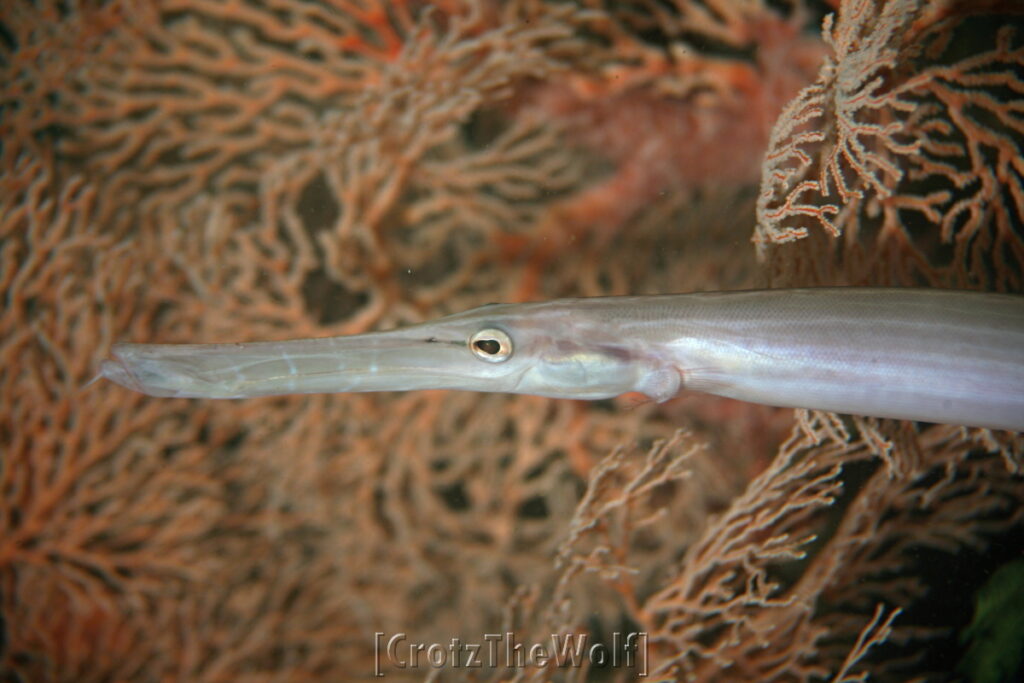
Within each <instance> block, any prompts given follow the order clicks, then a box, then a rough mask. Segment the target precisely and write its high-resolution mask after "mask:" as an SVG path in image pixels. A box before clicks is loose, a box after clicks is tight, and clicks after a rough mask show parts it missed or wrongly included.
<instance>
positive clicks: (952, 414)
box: [100, 287, 1024, 431]
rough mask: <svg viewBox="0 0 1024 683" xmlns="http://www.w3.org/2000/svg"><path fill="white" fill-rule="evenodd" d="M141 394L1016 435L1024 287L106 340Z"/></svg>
mask: <svg viewBox="0 0 1024 683" xmlns="http://www.w3.org/2000/svg"><path fill="white" fill-rule="evenodd" d="M100 375H101V376H103V377H106V378H108V379H110V380H112V381H114V382H116V383H117V384H120V385H122V386H124V387H127V388H129V389H134V390H135V391H140V392H143V393H146V394H150V395H152V396H173V397H193V398H197V397H201V398H245V397H250V396H268V395H273V394H298V393H322V392H349V391H408V390H415V389H462V390H470V391H490V392H508V393H519V394H534V395H539V396H550V397H557V398H571V399H604V398H611V397H613V396H617V395H620V394H624V393H630V392H641V393H643V394H645V395H646V396H648V397H649V398H650V399H653V400H655V401H665V400H667V399H669V398H672V397H673V396H675V395H676V394H677V393H678V392H679V391H681V390H683V389H688V390H693V391H699V392H706V393H710V394H716V395H719V396H728V397H731V398H736V399H740V400H743V401H751V402H755V403H764V404H768V405H773V406H785V407H793V408H810V409H817V410H827V411H833V412H839V413H850V414H855V415H865V416H871V417H890V418H901V419H909V420H921V421H926V422H939V423H948V424H958V425H968V426H977V427H991V428H997V429H1009V430H1018V431H1019V430H1024V296H1017V295H1009V294H989V293H981V292H966V291H953V290H937V289H909V288H908V289H876V288H856V287H849V288H847V287H841V288H818V289H771V290H758V291H739V292H712V293H696V294H668V295H659V296H626V297H598V298H584V299H561V300H556V301H548V302H541V303H524V304H489V305H486V306H481V307H479V308H475V309H472V310H469V311H466V312H464V313H458V314H455V315H450V316H447V317H444V318H440V319H438V320H435V321H432V322H426V323H421V324H417V325H411V326H408V327H404V328H399V329H395V330H390V331H385V332H373V333H367V334H358V335H350V336H343V337H324V338H319V339H296V340H291V341H281V342H251V343H238V344H115V345H114V347H113V348H112V351H111V359H110V360H106V361H104V362H103V363H102V366H101V369H100Z"/></svg>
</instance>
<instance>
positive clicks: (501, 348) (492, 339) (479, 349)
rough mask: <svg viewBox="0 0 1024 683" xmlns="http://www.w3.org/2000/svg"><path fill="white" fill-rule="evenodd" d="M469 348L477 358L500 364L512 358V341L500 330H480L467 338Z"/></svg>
mask: <svg viewBox="0 0 1024 683" xmlns="http://www.w3.org/2000/svg"><path fill="white" fill-rule="evenodd" d="M469 348H470V349H471V350H472V351H473V353H474V355H476V357H477V358H480V359H482V360H485V361H487V362H489V363H500V362H502V361H504V360H508V359H509V358H511V356H512V340H511V339H509V336H508V335H507V334H505V333H504V332H502V331H501V330H495V329H486V330H480V331H479V332H477V333H476V334H474V335H473V336H472V337H470V338H469Z"/></svg>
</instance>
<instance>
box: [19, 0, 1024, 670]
mask: <svg viewBox="0 0 1024 683" xmlns="http://www.w3.org/2000/svg"><path fill="white" fill-rule="evenodd" d="M832 9H833V8H832V7H830V6H828V5H827V4H826V5H821V4H818V3H813V2H807V3H803V2H793V3H791V4H786V3H769V2H761V1H758V0H743V1H739V0H704V1H698V0H674V1H673V2H647V1H646V0H637V1H636V2H622V3H619V2H615V3H612V2H597V1H596V0H580V1H579V2H565V3H562V2H535V1H533V0H522V1H518V0H517V1H516V2H510V3H492V2H488V1H486V0H452V1H446V2H440V3H421V2H410V1H408V0H392V1H388V2H385V1H380V2H370V1H366V2H352V1H350V0H330V1H319V0H318V1H316V2H311V1H307V0H251V1H249V0H247V1H245V2H242V1H240V0H173V1H172V2H147V1H144V0H112V1H110V2H106V3H89V2H81V3H67V2H50V1H49V0H36V1H35V2H20V3H15V4H13V5H10V7H5V8H4V9H2V10H0V82H2V83H3V84H4V85H3V86H2V88H0V282H2V283H3V292H4V296H5V306H4V309H3V311H2V313H0V350H2V353H3V363H2V365H0V444H2V446H0V449H2V450H0V485H2V494H0V628H2V636H0V669H2V670H3V672H4V674H5V675H6V676H8V677H10V678H11V679H12V680H54V681H59V680H75V681H89V680H111V679H116V680H125V679H139V680H153V679H184V680H195V681H214V680H271V679H273V680H280V679H289V680H291V679H313V680H337V679H339V678H343V677H351V676H353V675H354V674H353V672H355V675H364V676H370V675H371V674H372V672H373V670H374V665H375V663H376V664H378V665H379V664H381V661H380V659H379V658H376V661H375V653H374V648H373V645H374V634H375V633H377V632H380V633H385V634H395V633H406V634H408V636H409V639H410V640H413V641H415V642H420V643H447V642H449V641H450V640H451V639H452V638H459V639H462V640H463V641H465V642H473V641H479V640H480V639H481V638H482V637H483V635H484V634H487V633H495V632H500V633H506V632H508V633H513V634H515V637H516V638H517V639H518V640H519V641H520V642H524V643H531V642H540V641H542V640H544V639H545V638H548V637H549V636H550V634H552V633H558V634H564V633H577V634H586V635H588V636H589V637H590V638H592V639H593V640H596V641H597V642H600V643H607V644H609V645H610V644H612V643H613V642H614V636H613V633H614V632H615V631H630V630H632V631H644V632H646V633H647V634H648V637H649V641H648V648H647V654H648V655H649V659H647V660H646V664H647V665H648V667H649V669H650V670H651V671H652V672H654V671H657V672H659V673H661V674H663V675H664V676H665V677H677V678H686V679H689V680H728V679H737V680H749V679H753V678H757V679H762V680H772V679H778V680H782V679H786V680H793V679H797V680H817V679H824V678H835V679H836V680H858V679H857V676H859V675H861V674H863V673H865V672H868V671H874V672H881V673H885V672H887V671H888V672H898V673H899V675H905V674H906V673H907V672H910V671H915V670H917V671H920V670H921V668H920V667H921V666H923V665H917V666H918V669H914V668H913V666H914V665H915V664H914V663H913V662H908V657H909V656H911V655H915V654H918V655H919V654H921V653H926V652H927V650H926V647H927V643H928V642H941V641H936V640H935V637H936V636H941V635H942V634H936V633H933V632H932V630H929V628H927V627H928V626H929V623H930V622H929V621H928V620H927V619H925V618H923V617H922V616H921V615H920V614H919V613H917V612H916V611H915V610H916V609H918V606H919V605H920V604H921V603H922V601H924V600H925V599H926V598H927V596H928V593H927V590H928V586H929V581H930V579H931V578H932V577H929V576H928V575H927V572H924V571H922V569H921V566H920V563H919V562H916V561H915V557H914V554H915V553H916V554H920V553H931V554H930V555H928V556H929V557H935V558H948V557H949V556H950V555H951V554H952V553H955V552H958V551H960V550H962V549H965V548H967V549H971V550H972V551H973V552H978V553H981V552H984V551H985V548H987V547H988V544H989V541H990V540H991V539H992V538H993V537H998V536H999V535H1000V534H1005V533H1008V532H1009V530H1011V529H1014V528H1018V527H1019V523H1020V520H1019V515H1020V509H1021V506H1020V505H1019V501H1020V500H1021V499H1022V495H1024V491H1022V490H1021V487H1022V482H1021V478H1020V476H1019V474H1018V472H1017V468H1018V467H1019V464H1020V458H1021V450H1022V444H1021V441H1020V438H1019V437H1017V436H1015V435H1005V434H998V433H992V432H988V431H986V430H964V429H957V428H950V427H929V428H925V427H923V426H916V425H911V424H904V423H898V422H892V421H873V420H865V419H861V418H839V417H837V416H833V415H827V414H800V415H799V416H798V419H796V420H794V417H793V411H785V410H775V409H770V408H763V407H756V406H747V405H742V404H738V403H736V402H731V401H726V400H712V399H706V398H701V399H695V398H693V397H681V398H679V399H677V400H675V401H672V402H670V403H667V404H665V405H662V406H654V405H640V406H633V405H630V404H629V402H628V401H627V400H625V399H622V400H617V401H608V402H600V403H597V404H592V405H591V404H587V405H584V404H581V403H577V402H569V401H555V400H549V399H540V398H534V397H506V396H492V395H486V396H475V395H467V394H448V393H443V392H421V393H413V394H407V395H379V396H374V395H359V396H345V395H338V396H304V397H281V398H267V399H258V400H249V401H241V402H202V401H185V400H158V399H150V398H144V397H140V396H137V395H135V394H132V393H130V392H126V391H124V390H122V389H120V388H118V387H115V386H112V385H110V384H108V383H104V382H95V383H90V380H91V379H92V378H93V377H94V375H95V371H96V368H97V365H98V362H99V360H100V359H101V358H102V357H104V356H105V355H106V353H107V351H108V349H109V346H110V344H111V343H113V342H114V341H120V340H131V341H153V342H167V341H225V340H238V341H244V340H255V339H281V338H287V337H301V336H318V335H330V334H343V333H353V332H361V331H365V330H368V329H371V328H382V327H388V326H392V325H396V324H400V323H403V322H410V321H418V320H422V319H425V318H428V317H434V316H436V315H439V314H442V313H448V312H452V311H455V310H459V309H463V308H468V307H470V306H473V305H476V304H480V303H484V302H487V301H496V300H510V301H516V300H523V299H526V298H539V297H545V298H546V297H556V296H566V295H599V294H626V293H636V294H642V293H654V292H669V291H688V290H696V289H716V288H741V287H750V286H754V285H755V284H758V282H759V281H760V282H763V281H765V280H767V281H770V282H772V283H787V284H805V285H813V284H821V283H831V282H843V281H845V282H851V283H862V282H864V283H866V282H871V283H876V284H887V283H908V282H920V281H924V282H927V283H929V284H935V285H946V286H948V285H961V286H970V287H975V288H994V289H1000V290H1008V291H1019V290H1020V289H1021V276H1020V268H1021V253H1022V252H1021V246H1020V245H1021V214H1022V210H1024V202H1022V201H1021V199H1020V196H1021V191H1020V177H1021V169H1020V166H1019V164H1020V156H1021V155H1020V149H1021V138H1022V128H1021V125H1020V120H1021V119H1020V107H1019V102H1018V101H1017V100H1019V99H1020V98H1019V97H1018V96H1019V94H1020V91H1021V85H1020V81H1019V73H1020V66H1021V62H1022V60H1024V57H1022V54H1024V53H1022V52H1021V45H1020V37H1021V36H1022V35H1024V33H1021V32H1020V31H1015V30H1014V28H1013V26H1011V25H1010V24H1011V23H1012V21H1013V20H1015V19H1016V18H1017V17H1016V15H1014V14H1013V13H1012V8H1010V9H1006V8H1003V7H1002V6H1001V4H1000V3H998V2H994V3H987V4H985V6H984V7H977V6H972V7H967V6H964V5H961V4H959V3H955V2H934V3H926V2H921V3H911V2H896V1H893V2H868V1H867V0H855V1H851V2H844V3H840V4H839V7H838V13H837V14H836V16H835V17H834V18H829V19H826V20H825V28H826V30H825V40H824V41H822V40H820V39H819V38H818V37H817V36H818V32H817V29H818V27H819V26H820V24H821V23H822V17H823V16H824V15H826V14H828V13H829V12H830V11H831V10H832ZM1004 10H1005V11H1004ZM1000 12H1002V13H1000ZM965 26H966V27H968V28H970V29H971V32H972V34H979V35H980V34H984V35H986V36H988V37H989V38H987V39H986V40H987V43H986V42H985V40H980V41H978V42H969V44H965V43H964V42H963V41H962V40H960V38H959V37H960V36H962V35H965V34H964V33H958V31H961V32H962V31H964V30H965V28H964V27H965ZM957 46H960V47H957ZM816 75H817V81H815V78H816ZM801 88H804V89H803V90H802V91H800V89H801ZM798 92H799V94H798ZM794 96H795V97H796V99H794V100H793V103H792V104H790V105H789V106H788V107H786V102H787V101H788V100H790V99H791V98H793V97H794ZM784 108H785V112H784V113H783V116H782V118H781V119H779V122H778V123H775V124H774V129H773V123H774V122H775V121H776V119H777V118H778V117H779V114H780V112H782V111H783V109H784ZM766 151H767V156H765V154H766ZM762 159H765V166H764V168H765V172H764V173H765V174H764V176H763V180H762V185H761V194H760V195H758V194H757V192H756V188H755V184H756V177H757V169H758V167H759V164H760V163H761V161H762ZM755 203H756V207H755ZM806 207H813V208H814V210H813V211H811V210H809V209H808V210H805V208H806ZM755 208H756V215H755ZM755 218H756V220H757V221H758V226H757V233H756V239H757V241H758V243H759V245H760V249H761V253H762V257H763V259H764V261H763V266H761V267H760V268H759V267H758V265H757V264H755V251H754V249H753V248H751V247H750V246H749V237H750V232H751V228H752V226H753V225H754V222H755ZM680 428H682V429H680ZM790 430H792V431H791V433H790V436H789V437H788V438H786V437H785V434H786V433H787V432H789V431H790ZM780 444H781V447H780ZM777 448H779V449H780V450H779V452H778V454H776V449H777ZM965 619H966V615H965ZM950 625H954V626H955V625H956V624H950ZM900 645H902V647H898V646H900ZM421 664H422V666H421V667H420V668H418V669H408V668H407V669H401V670H400V669H396V668H391V669H388V670H387V671H386V673H387V675H388V676H389V677H391V678H412V679H421V678H423V677H425V676H427V675H428V674H429V673H430V666H429V663H428V661H427V660H426V659H424V660H423V662H421ZM450 664H451V663H450V662H449V667H448V670H446V671H444V674H443V675H444V676H445V677H446V680H447V678H453V679H455V678H458V677H460V675H461V674H464V673H467V670H464V669H462V670H458V669H455V668H452V667H451V666H450ZM385 665H386V662H385ZM468 673H469V674H475V677H476V678H477V679H488V678H493V679H494V680H514V679H518V680H526V679H530V680H581V679H585V678H587V677H588V675H589V674H592V673H594V672H593V671H591V670H588V669H587V668H586V667H582V668H564V669H560V668H554V667H526V668H513V669H498V670H493V671H492V670H472V671H468ZM610 673H614V674H616V675H618V676H620V677H622V678H629V677H631V676H632V675H633V674H635V673H636V670H635V668H633V669H623V670H621V671H618V672H615V671H612V672H610Z"/></svg>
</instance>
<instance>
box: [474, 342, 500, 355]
mask: <svg viewBox="0 0 1024 683" xmlns="http://www.w3.org/2000/svg"><path fill="white" fill-rule="evenodd" d="M475 345H476V348H478V349H480V350H481V351H483V352H484V353H486V354H487V355H488V356H493V355H494V354H496V353H497V352H498V351H501V344H499V343H498V342H496V341H495V340H493V339H480V340H478V341H477V342H476V344H475Z"/></svg>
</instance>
